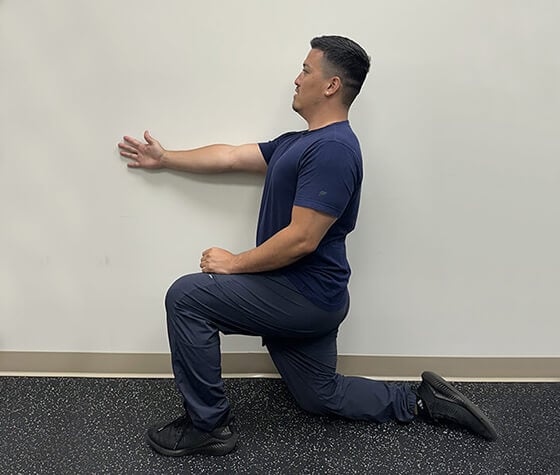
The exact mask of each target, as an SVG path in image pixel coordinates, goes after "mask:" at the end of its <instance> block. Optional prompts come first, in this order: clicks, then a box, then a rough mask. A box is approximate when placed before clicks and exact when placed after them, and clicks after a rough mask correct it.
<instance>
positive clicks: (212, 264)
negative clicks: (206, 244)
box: [200, 247, 237, 274]
mask: <svg viewBox="0 0 560 475" xmlns="http://www.w3.org/2000/svg"><path fill="white" fill-rule="evenodd" d="M236 257H237V256H236V255H235V254H232V253H231V252H229V251H226V250H225V249H220V248H219V247H211V248H210V249H206V250H205V251H204V252H203V253H202V257H201V258H200V270H201V271H202V272H205V273H207V274H209V273H212V274H234V273H235V269H234V264H235V259H236Z"/></svg>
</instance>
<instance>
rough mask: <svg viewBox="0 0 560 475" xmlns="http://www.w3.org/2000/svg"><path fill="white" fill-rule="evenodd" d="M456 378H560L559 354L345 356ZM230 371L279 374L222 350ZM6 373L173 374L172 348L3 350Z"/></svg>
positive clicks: (395, 370)
mask: <svg viewBox="0 0 560 475" xmlns="http://www.w3.org/2000/svg"><path fill="white" fill-rule="evenodd" d="M427 369H429V370H432V371H436V372H438V373H441V374H442V375H444V376H446V377H448V378H451V379H455V380H457V379H459V380H460V379H463V380H469V379H477V380H484V379H487V380H504V381H507V380H528V381H539V380H547V381H560V357H556V356H544V357H540V356H539V357H535V356H515V357H509V356H507V357H506V356H504V357H502V356H493V357H484V356H379V355H339V359H338V371H339V372H340V373H342V374H346V375H361V376H367V377H373V378H379V379H403V380H412V379H418V378H419V375H420V374H421V372H422V371H424V370H427ZM222 370H223V374H224V376H228V375H229V376H240V377H242V376H255V375H274V374H275V373H276V368H275V367H274V365H273V363H272V361H271V359H270V357H269V356H268V354H267V353H262V352H253V353H251V352H238V353H224V354H223V355H222ZM0 373H1V374H33V375H49V374H56V375H81V376H92V375H103V376H107V377H111V376H115V377H118V376H123V375H124V376H129V377H171V373H172V370H171V360H170V355H169V354H168V353H79V352H41V351H38V352H34V351H31V352H27V351H0Z"/></svg>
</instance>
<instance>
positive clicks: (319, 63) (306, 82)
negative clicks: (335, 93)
mask: <svg viewBox="0 0 560 475" xmlns="http://www.w3.org/2000/svg"><path fill="white" fill-rule="evenodd" d="M294 84H295V85H296V93H295V94H294V99H293V102H292V108H293V109H294V110H295V111H296V112H297V113H299V114H300V115H303V116H304V115H305V111H306V110H310V109H313V107H314V106H315V105H317V104H320V103H321V102H322V101H323V100H324V99H325V96H324V91H325V90H326V88H327V86H328V84H329V79H328V78H325V77H324V74H323V52H322V51H321V50H318V49H312V50H311V51H310V52H309V54H308V55H307V58H305V60H304V62H303V69H302V71H301V73H299V75H298V77H297V78H296V79H295V81H294Z"/></svg>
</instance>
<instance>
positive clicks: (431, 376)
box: [416, 371, 498, 440]
mask: <svg viewBox="0 0 560 475" xmlns="http://www.w3.org/2000/svg"><path fill="white" fill-rule="evenodd" d="M416 392H417V393H418V398H419V400H418V402H417V405H418V409H419V415H420V416H424V417H426V418H428V419H431V420H434V421H436V422H437V421H448V422H452V423H454V424H458V425H460V426H462V427H464V428H466V429H469V430H470V431H472V432H474V433H475V434H478V435H480V436H482V437H484V438H485V439H488V440H496V439H497V437H498V434H497V432H496V429H495V428H494V425H493V424H492V422H490V420H489V419H488V418H487V417H486V416H485V415H484V414H483V413H482V412H481V411H480V409H479V408H478V407H477V406H475V405H474V404H473V403H472V402H471V401H469V400H468V399H467V398H466V397H465V396H464V395H463V394H461V393H460V392H459V391H457V389H455V388H454V387H453V386H451V384H449V383H448V382H447V381H445V379H443V378H442V377H441V376H439V375H437V374H435V373H432V372H431V371H425V372H424V373H422V383H421V384H420V386H418V389H417V390H416Z"/></svg>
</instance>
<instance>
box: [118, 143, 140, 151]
mask: <svg viewBox="0 0 560 475" xmlns="http://www.w3.org/2000/svg"><path fill="white" fill-rule="evenodd" d="M119 148H120V149H121V153H122V152H123V151H124V152H128V153H136V152H137V150H136V149H135V148H134V147H131V146H129V145H127V144H125V143H122V142H121V143H120V144H119Z"/></svg>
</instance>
